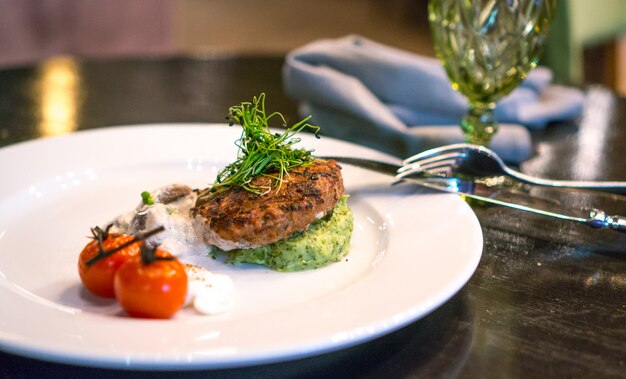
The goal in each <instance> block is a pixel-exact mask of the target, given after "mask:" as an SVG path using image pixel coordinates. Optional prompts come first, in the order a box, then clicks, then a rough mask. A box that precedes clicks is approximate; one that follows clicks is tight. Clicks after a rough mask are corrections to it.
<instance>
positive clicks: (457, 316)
mask: <svg viewBox="0 0 626 379" xmlns="http://www.w3.org/2000/svg"><path fill="white" fill-rule="evenodd" d="M282 60H283V58H282V57H280V56H275V57H261V56H245V57H239V56H232V57H209V58H206V59H202V58H185V57H176V58H168V59H158V60H109V61H88V62H77V61H74V60H71V59H67V58H60V59H55V60H52V61H49V62H44V63H42V64H39V65H37V66H33V67H24V68H15V69H5V70H1V71H0V147H3V146H7V145H10V144H14V143H19V142H22V141H27V140H30V139H34V138H39V137H42V136H44V135H49V134H56V133H60V132H61V133H63V132H71V131H73V130H84V129H92V128H101V127H107V126H111V125H123V124H140V123H162V122H167V123H170V122H223V121H224V116H225V113H226V110H227V109H228V107H229V106H230V105H234V104H238V103H239V102H240V101H242V100H246V99H251V98H252V96H254V95H257V94H258V93H260V92H265V93H266V94H267V97H268V102H269V103H268V107H270V108H271V109H276V110H280V111H281V112H283V113H284V114H286V115H287V116H288V117H289V118H291V119H296V118H297V117H298V116H297V111H296V104H295V103H294V102H292V101H291V100H290V99H288V98H287V97H286V96H285V94H284V93H283V90H282V84H281V75H280V72H281V66H282ZM586 90H587V95H588V96H587V99H586V104H585V105H586V108H585V113H584V115H583V116H582V117H581V119H580V120H577V121H575V122H569V123H561V124H558V125H550V126H549V127H548V128H547V129H546V130H545V131H542V132H537V133H535V134H534V135H533V138H534V141H535V146H536V150H537V154H536V156H535V157H534V158H532V159H531V160H529V161H528V162H525V163H524V164H523V165H522V167H521V169H522V170H523V171H525V172H527V173H530V174H536V175H542V176H549V177H553V178H572V179H606V180H618V179H622V180H625V179H626V99H623V98H618V97H616V96H614V95H613V94H611V93H610V92H608V91H606V90H604V89H602V88H600V87H595V88H594V87H590V88H587V89H586ZM51 91H52V92H51ZM55 91H56V92H55ZM46 94H47V95H46ZM50 94H52V95H50ZM46 96H52V97H49V98H47V97H46ZM54 101H71V102H73V106H72V109H74V112H73V113H72V114H70V115H68V114H65V115H63V114H61V115H58V114H57V115H55V114H54V112H53V111H49V110H46V109H47V108H46V107H47V106H50V104H48V103H47V102H52V103H54ZM55 117H56V118H55ZM64 117H65V118H64ZM2 180H7V179H6V178H3V179H2ZM577 199H578V198H577ZM584 199H585V198H584V197H583V200H584ZM0 200H1V199H0ZM576 201H578V200H576ZM601 203H602V206H605V207H608V208H610V210H611V211H612V212H613V213H620V214H622V215H626V205H625V204H626V198H617V197H615V198H611V197H606V198H604V199H603V200H602V201H601ZM473 208H474V211H475V212H476V214H477V215H478V217H479V220H480V222H481V225H482V230H483V233H484V252H483V256H482V259H481V262H480V264H479V266H478V269H477V271H476V272H475V274H474V276H473V277H472V279H471V280H470V281H469V283H468V284H467V285H466V286H465V287H464V288H463V289H462V290H461V291H460V292H459V293H458V294H457V295H455V296H454V297H453V298H452V299H450V300H449V301H448V302H447V303H445V304H444V305H443V306H441V307H440V308H438V309H436V310H435V311H433V312H432V313H430V314H429V315H427V316H426V317H424V318H422V319H421V320H418V321H416V322H414V323H413V324H411V325H409V326H407V327H405V328H403V329H401V330H398V331H396V332H394V333H391V334H389V335H387V336H384V337H381V338H379V339H376V340H374V341H371V342H368V343H365V344H362V345H359V346H356V347H353V348H349V349H345V350H341V351H338V352H334V353H328V354H324V355H320V356H315V357H311V358H306V359H301V360H297V361H292V362H284V363H276V364H270V365H265V366H258V367H246V368H241V369H231V370H219V371H211V372H209V373H208V374H210V376H211V377H223V378H230V377H255V378H256V377H270V378H277V377H300V376H301V377H342V378H343V377H364V378H378V377H383V376H384V377H389V378H397V377H469V378H477V377H498V378H501V377H507V378H510V377H581V378H597V377H626V342H625V341H626V235H621V234H618V233H616V232H613V231H604V230H593V229H590V228H588V227H586V226H581V225H573V224H569V223H566V222H561V221H554V220H549V219H545V218H541V217H538V216H530V215H528V214H525V213H520V212H515V211H511V210H508V209H504V208H498V207H485V206H481V205H478V204H473ZM607 210H609V209H607ZM0 254H2V252H1V251H0ZM1 306H7V305H5V304H2V305H1ZM0 348H1V346H0ZM200 374H206V373H200V372H176V373H163V372H141V373H137V372H130V371H121V370H102V369H94V368H88V367H79V366H71V365H65V364H58V363H49V362H44V361H39V360H34V359H31V358H25V357H20V356H17V355H13V354H11V353H0V376H2V377H7V378H33V377H94V378H99V377H102V378H104V377H106V378H126V377H129V378H130V377H133V378H135V377H198V376H200ZM207 376H209V375H207Z"/></svg>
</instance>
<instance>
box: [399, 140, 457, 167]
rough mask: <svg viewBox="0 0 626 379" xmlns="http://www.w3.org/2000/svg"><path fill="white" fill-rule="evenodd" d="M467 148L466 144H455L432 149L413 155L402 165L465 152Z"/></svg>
mask: <svg viewBox="0 0 626 379" xmlns="http://www.w3.org/2000/svg"><path fill="white" fill-rule="evenodd" d="M467 146H468V145H467V144H466V143H457V144H453V145H446V146H441V147H436V148H434V149H430V150H426V151H422V152H421V153H418V154H415V155H413V156H410V157H408V158H406V159H405V160H404V161H402V165H403V166H404V165H407V164H411V163H415V162H417V161H420V160H422V159H427V158H430V157H433V156H438V155H440V154H445V153H452V152H461V151H465V150H466V149H467Z"/></svg>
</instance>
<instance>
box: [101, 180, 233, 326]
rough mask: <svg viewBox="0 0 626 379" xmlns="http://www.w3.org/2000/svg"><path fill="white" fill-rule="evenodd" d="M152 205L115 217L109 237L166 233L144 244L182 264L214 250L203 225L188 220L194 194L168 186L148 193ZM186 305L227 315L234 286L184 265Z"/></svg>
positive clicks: (199, 310)
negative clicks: (160, 229)
mask: <svg viewBox="0 0 626 379" xmlns="http://www.w3.org/2000/svg"><path fill="white" fill-rule="evenodd" d="M150 195H151V197H152V199H153V200H154V204H152V205H146V204H144V203H143V202H142V203H140V204H139V205H138V206H137V207H136V208H135V209H134V210H132V211H129V212H126V213H123V214H121V215H119V216H118V217H116V218H115V219H114V220H113V221H112V222H110V224H113V227H112V228H111V230H110V231H111V232H112V233H125V234H132V235H138V234H141V233H145V232H147V231H150V230H152V229H155V228H156V227H159V226H163V227H165V230H164V231H163V232H161V233H158V234H156V235H154V236H152V237H150V238H148V239H147V240H146V243H147V244H148V245H149V246H151V247H157V246H159V247H160V248H162V249H163V250H165V251H167V252H169V253H170V254H172V255H174V256H175V257H177V258H178V259H180V260H181V261H183V262H185V259H186V258H189V257H194V256H196V257H197V256H208V254H209V253H210V252H211V250H212V249H213V247H212V246H211V245H209V244H208V243H207V242H205V239H204V237H203V231H204V229H203V226H202V221H201V220H199V219H197V218H196V219H194V218H193V217H191V208H193V206H194V205H195V203H196V198H197V194H196V193H195V192H193V191H192V190H191V188H190V187H187V186H184V185H180V184H171V185H168V186H165V187H161V188H158V189H156V190H154V191H152V192H150ZM185 270H186V272H187V278H188V285H187V299H186V305H187V306H189V305H191V306H193V308H194V309H195V310H196V311H197V312H199V313H202V314H207V315H212V314H217V313H222V312H227V311H229V310H230V309H231V308H232V307H233V304H234V285H233V282H232V280H231V279H230V277H229V276H227V275H222V274H214V273H212V272H211V271H209V270H207V269H206V268H204V267H200V266H196V265H191V264H187V263H185Z"/></svg>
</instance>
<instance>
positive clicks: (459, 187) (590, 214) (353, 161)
mask: <svg viewBox="0 0 626 379" xmlns="http://www.w3.org/2000/svg"><path fill="white" fill-rule="evenodd" d="M318 158H322V159H334V160H336V161H337V162H341V163H346V164H349V165H352V166H356V167H361V168H364V169H367V170H372V171H376V172H379V173H382V174H386V175H389V176H392V177H394V178H395V179H398V180H397V181H396V182H394V184H396V183H400V182H403V181H407V182H410V183H414V184H417V185H420V186H422V187H426V188H430V189H432V190H435V191H442V192H448V193H455V194H459V195H463V196H465V197H469V198H472V199H475V200H479V201H483V202H485V203H490V204H495V205H500V206H504V207H508V208H513V209H516V210H518V211H524V212H530V213H534V214H538V215H542V216H547V217H552V218H558V219H561V220H567V221H574V222H577V223H582V224H585V225H587V226H591V227H593V228H607V229H613V230H616V231H618V232H622V233H626V217H624V216H619V215H610V214H607V213H606V212H604V211H602V210H600V209H592V208H584V209H581V210H580V211H582V215H581V216H579V215H571V214H564V213H556V212H552V211H548V210H544V209H538V208H535V207H530V206H526V205H523V204H515V203H512V202H510V201H504V200H500V199H498V198H497V196H496V197H494V196H493V195H494V194H493V193H490V191H489V190H487V191H485V190H484V188H483V189H482V190H481V187H484V186H481V185H477V182H475V181H472V180H465V179H459V178H444V177H440V176H431V175H429V174H428V173H425V172H417V173H414V174H412V175H408V174H405V175H404V176H403V177H402V178H401V177H400V175H399V174H398V172H400V171H402V170H403V168H405V167H406V166H401V165H397V164H394V163H389V162H382V161H377V160H373V159H367V158H356V157H345V156H343V157H342V156H320V157H318ZM404 171H407V170H404Z"/></svg>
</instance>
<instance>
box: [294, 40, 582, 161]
mask: <svg viewBox="0 0 626 379" xmlns="http://www.w3.org/2000/svg"><path fill="white" fill-rule="evenodd" d="M551 81H552V73H551V72H550V70H548V69H546V68H542V67H540V68H536V69H535V70H533V71H532V72H531V73H530V74H529V75H528V77H527V78H526V80H525V81H524V82H523V83H522V84H520V86H519V87H518V88H516V89H515V90H514V91H513V92H512V93H511V94H510V95H509V96H507V97H505V98H503V99H502V100H501V101H500V102H499V103H498V105H497V107H496V112H495V113H496V119H497V121H498V123H499V130H498V133H497V134H496V136H495V137H494V139H493V141H492V143H491V145H490V147H491V148H492V149H494V150H495V151H496V152H497V153H498V154H500V155H501V157H502V158H503V159H505V160H508V161H511V162H521V161H523V160H525V159H527V158H529V157H530V155H531V154H532V143H531V138H530V132H529V131H528V129H537V128H543V127H544V126H545V125H546V124H547V123H549V122H551V121H557V120H566V119H571V118H574V117H576V116H578V115H579V114H580V113H581V111H582V104H583V100H584V95H583V93H582V92H581V91H580V90H578V89H575V88H570V87H564V86H557V85H552V84H551ZM283 85H284V87H285V91H286V92H287V94H288V95H289V96H291V97H292V98H294V99H296V100H297V101H299V102H300V112H301V113H303V114H306V115H309V114H310V115H312V116H313V121H314V122H315V123H317V124H318V125H320V126H321V127H322V132H323V133H324V134H326V135H329V136H332V137H336V138H342V139H348V140H351V141H354V142H357V143H361V144H364V145H367V146H371V147H374V148H377V149H379V150H383V151H386V152H389V153H392V154H395V155H398V156H404V157H406V156H409V155H412V154H415V153H417V152H419V151H422V150H424V149H428V148H431V147H434V146H440V145H444V144H449V143H456V142H461V141H462V140H463V135H462V132H461V130H460V128H459V126H458V124H459V122H460V120H461V118H462V117H463V115H464V114H465V111H466V110H467V107H468V105H467V100H466V99H465V98H464V97H463V96H462V95H461V94H459V93H458V92H456V91H454V90H453V89H452V88H451V86H450V82H449V80H448V77H447V76H446V74H445V71H444V70H443V67H442V65H441V64H440V63H439V61H438V60H436V59H435V58H429V57H424V56H419V55H416V54H412V53H409V52H406V51H402V50H398V49H395V48H392V47H389V46H385V45H381V44H379V43H376V42H373V41H370V40H368V39H365V38H363V37H360V36H347V37H344V38H340V39H336V40H321V41H317V42H313V43H311V44H308V45H306V46H304V47H301V48H299V49H296V50H294V51H292V52H291V53H289V54H288V55H287V58H286V62H285V65H284V68H283ZM357 131H358V132H357Z"/></svg>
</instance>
